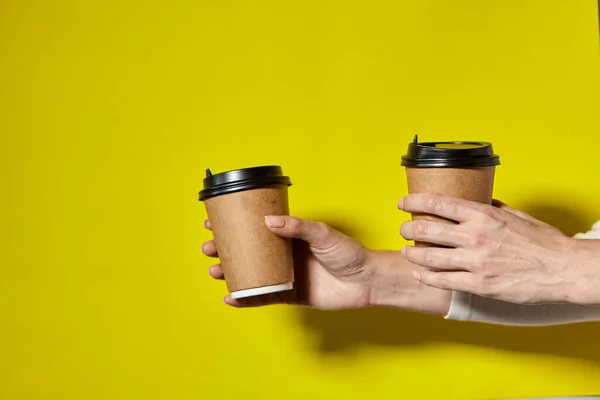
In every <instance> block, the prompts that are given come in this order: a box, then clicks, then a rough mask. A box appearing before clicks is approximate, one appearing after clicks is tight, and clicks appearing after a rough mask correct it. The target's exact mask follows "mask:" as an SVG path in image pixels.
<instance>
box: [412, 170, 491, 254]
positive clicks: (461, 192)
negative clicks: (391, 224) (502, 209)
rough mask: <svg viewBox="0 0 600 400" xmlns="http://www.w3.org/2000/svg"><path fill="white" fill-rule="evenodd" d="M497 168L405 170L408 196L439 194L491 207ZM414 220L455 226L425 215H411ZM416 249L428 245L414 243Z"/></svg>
mask: <svg viewBox="0 0 600 400" xmlns="http://www.w3.org/2000/svg"><path fill="white" fill-rule="evenodd" d="M495 170H496V167H480V168H406V180H407V183H408V192H409V193H439V194H444V195H448V196H452V197H458V198H461V199H465V200H471V201H477V202H480V203H486V204H491V203H492V193H493V189H494V174H495ZM412 219H413V220H420V219H426V220H431V221H439V222H446V223H455V222H454V221H449V220H447V219H444V218H440V217H437V216H433V215H428V214H412ZM415 246H417V247H431V246H434V245H432V244H430V243H425V242H419V241H415Z"/></svg>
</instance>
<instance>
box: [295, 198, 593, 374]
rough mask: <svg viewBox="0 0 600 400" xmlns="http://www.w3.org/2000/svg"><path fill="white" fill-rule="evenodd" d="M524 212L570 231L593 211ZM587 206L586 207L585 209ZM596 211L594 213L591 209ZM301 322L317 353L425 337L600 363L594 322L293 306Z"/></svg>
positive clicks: (543, 207) (534, 208) (581, 227)
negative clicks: (528, 322)
mask: <svg viewBox="0 0 600 400" xmlns="http://www.w3.org/2000/svg"><path fill="white" fill-rule="evenodd" d="M523 211H525V212H527V213H529V214H530V215H532V216H534V217H536V218H538V219H540V220H542V221H544V222H547V223H549V224H550V225H552V226H555V227H557V228H559V229H560V230H561V231H563V232H564V233H565V234H567V235H569V236H572V235H574V234H575V233H578V232H584V231H586V230H588V229H589V227H590V221H593V218H594V217H593V216H594V213H593V210H575V209H572V208H569V207H568V206H566V205H564V204H553V203H550V202H547V203H544V202H537V203H531V204H529V205H528V206H525V207H524V208H523ZM586 211H589V212H586ZM596 215H597V214H596ZM327 222H328V223H329V224H330V225H332V226H334V227H335V228H336V229H338V230H340V231H342V232H344V233H346V234H347V235H350V236H357V232H355V231H353V229H352V228H350V227H348V226H347V225H345V224H344V223H343V222H341V221H332V220H329V221H327ZM297 315H298V319H299V321H300V323H301V325H302V326H303V327H304V328H305V329H306V330H308V331H310V332H311V333H315V332H317V334H318V335H319V336H320V341H319V342H318V348H317V349H316V350H318V351H319V352H320V354H322V355H323V356H328V355H332V354H334V355H339V354H348V355H351V354H352V353H353V352H354V351H355V350H357V349H359V348H361V347H363V346H365V345H375V346H390V347H403V346H408V347H412V346H415V345H419V344H424V343H428V342H447V343H448V342H449V343H455V344H466V345H474V346H481V347H488V348H490V347H491V348H496V349H500V350H506V351H515V352H524V353H542V354H546V355H554V356H562V357H575V358H579V359H583V360H586V361H592V362H594V363H598V364H600V348H598V346H597V343H598V338H599V337H600V323H586V324H574V325H561V326H545V327H537V328H534V329H532V328H530V327H515V326H498V325H487V324H478V323H466V322H465V323H463V322H456V321H445V320H441V319H440V318H439V317H438V316H429V315H423V314H416V313H412V312H404V311H398V310H393V309H382V308H376V309H361V310H347V311H320V310H314V309H305V308H302V309H299V310H297Z"/></svg>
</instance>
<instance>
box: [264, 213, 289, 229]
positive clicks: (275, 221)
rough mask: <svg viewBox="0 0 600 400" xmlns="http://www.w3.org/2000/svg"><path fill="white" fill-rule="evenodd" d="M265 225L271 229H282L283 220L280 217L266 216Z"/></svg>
mask: <svg viewBox="0 0 600 400" xmlns="http://www.w3.org/2000/svg"><path fill="white" fill-rule="evenodd" d="M265 223H266V224H267V226H269V227H271V228H283V227H284V226H285V218H284V217H282V216H281V215H268V216H266V217H265Z"/></svg>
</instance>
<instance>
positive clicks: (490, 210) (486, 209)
mask: <svg viewBox="0 0 600 400" xmlns="http://www.w3.org/2000/svg"><path fill="white" fill-rule="evenodd" d="M479 214H480V216H481V219H482V220H484V221H491V220H496V219H497V217H498V210H497V209H496V208H494V207H491V206H483V207H481V209H480V210H479Z"/></svg>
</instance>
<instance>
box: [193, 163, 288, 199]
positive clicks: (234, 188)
mask: <svg viewBox="0 0 600 400" xmlns="http://www.w3.org/2000/svg"><path fill="white" fill-rule="evenodd" d="M291 184H292V182H291V181H290V178H289V177H287V176H284V175H283V171H282V170H281V167H280V166H277V165H270V166H265V167H252V168H244V169H236V170H233V171H227V172H223V173H220V174H216V175H213V174H212V172H210V169H207V170H206V178H204V190H202V191H201V192H200V201H204V200H206V199H208V198H211V197H215V196H220V195H223V194H228V193H234V192H241V191H242V190H250V189H258V188H262V187H269V186H274V185H285V186H290V185H291Z"/></svg>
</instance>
